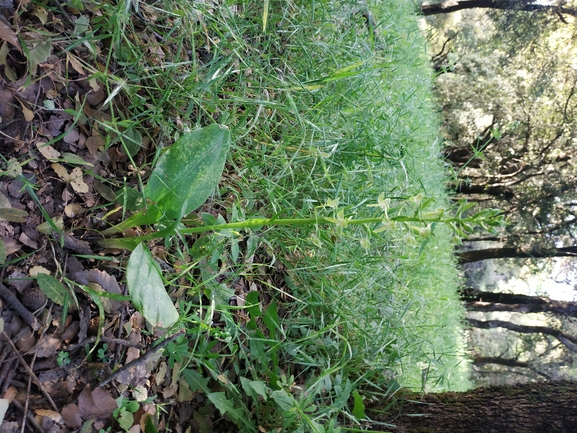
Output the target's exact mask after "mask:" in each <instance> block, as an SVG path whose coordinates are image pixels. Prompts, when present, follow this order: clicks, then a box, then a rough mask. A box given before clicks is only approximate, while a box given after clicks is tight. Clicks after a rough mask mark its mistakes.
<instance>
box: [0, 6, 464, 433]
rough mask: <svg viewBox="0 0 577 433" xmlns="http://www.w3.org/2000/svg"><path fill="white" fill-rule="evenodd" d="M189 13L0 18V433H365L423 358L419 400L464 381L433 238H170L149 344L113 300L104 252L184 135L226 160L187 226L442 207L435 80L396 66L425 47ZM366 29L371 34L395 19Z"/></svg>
mask: <svg viewBox="0 0 577 433" xmlns="http://www.w3.org/2000/svg"><path fill="white" fill-rule="evenodd" d="M197 3H198V4H196V5H194V7H193V5H188V6H186V5H184V6H183V5H179V4H176V3H175V4H172V3H170V2H168V1H167V2H165V3H164V4H160V3H154V4H144V3H131V2H119V3H118V5H112V4H105V3H103V4H100V3H93V2H90V1H81V0H73V1H71V2H68V3H66V4H65V5H64V4H62V3H59V2H58V1H55V2H53V3H51V5H46V4H41V3H27V2H20V3H15V4H13V3H12V2H11V1H0V10H1V13H0V158H1V159H2V161H1V162H0V167H1V169H2V172H1V173H0V174H1V175H2V177H1V179H0V237H1V242H0V263H2V275H1V281H2V283H3V284H2V285H0V296H1V297H2V307H3V309H2V317H1V320H2V334H1V338H0V347H1V349H0V350H1V351H0V366H1V367H0V396H2V398H1V399H0V414H2V413H4V415H3V417H4V422H3V424H2V429H1V431H2V432H16V431H36V432H42V431H44V432H57V431H58V432H60V431H61V432H71V431H83V432H88V431H129V430H130V431H131V432H137V431H146V432H154V431H169V430H171V431H183V432H184V431H187V432H188V431H193V432H211V431H234V430H235V429H237V427H231V425H232V424H231V423H234V424H236V425H237V426H239V427H238V431H319V432H320V431H338V427H336V424H335V421H336V420H337V419H338V420H339V422H341V423H344V424H351V425H356V426H357V427H356V428H363V426H365V424H363V421H362V420H363V416H364V412H363V407H364V405H363V399H371V398H376V397H375V396H377V395H378V396H381V397H383V398H385V397H388V396H390V395H392V394H394V392H395V390H396V389H398V386H399V385H398V383H397V381H396V378H398V377H400V376H402V377H403V379H404V380H405V382H404V384H409V385H411V386H415V385H416V384H418V383H419V381H420V380H421V377H420V374H421V369H422V366H423V365H426V364H427V363H428V364H429V367H428V368H430V367H431V365H432V364H434V362H432V361H434V360H432V359H431V358H429V359H427V356H429V355H426V354H430V353H435V350H437V352H436V353H441V354H442V353H443V350H444V349H442V348H443V347H448V346H447V345H452V346H451V348H449V349H448V352H447V354H446V355H447V356H448V357H449V358H451V356H454V360H453V361H452V362H445V360H443V363H439V365H435V367H434V369H432V370H431V371H433V370H435V373H434V374H433V372H432V373H431V377H433V376H435V377H437V379H436V380H437V384H442V383H443V380H444V379H443V378H444V377H448V376H449V372H452V374H454V370H455V369H458V368H461V367H456V366H458V365H459V363H460V360H461V359H462V356H461V354H460V352H459V350H460V349H459V348H458V347H459V343H455V342H454V341H455V340H456V339H458V338H457V337H456V335H457V334H458V333H459V332H460V331H459V325H458V322H459V315H460V311H461V310H460V307H459V303H458V299H457V298H456V294H450V293H451V284H453V283H454V284H456V281H457V277H456V272H455V270H454V261H453V258H452V245H451V243H450V240H449V239H450V236H451V234H450V233H448V232H445V231H443V230H442V229H439V232H438V235H437V236H436V237H434V238H433V239H432V240H430V241H429V240H427V241H426V242H425V241H421V240H418V239H417V241H415V240H414V238H413V237H412V236H408V235H407V234H406V233H405V232H403V230H401V229H400V228H399V232H398V233H396V232H393V233H392V234H391V235H390V236H388V235H387V236H385V235H383V236H374V237H373V238H371V239H367V238H366V234H363V233H365V232H363V230H362V228H361V229H359V231H355V232H353V233H352V235H351V237H350V239H349V238H347V237H346V236H345V237H344V238H342V233H340V232H332V231H329V230H325V229H322V230H318V228H316V229H315V228H314V227H313V228H308V229H303V228H298V229H286V230H285V229H283V230H277V231H269V230H265V229H263V230H258V229H254V230H244V231H238V232H237V231H228V232H226V233H224V234H222V235H211V236H202V235H188V236H186V237H184V236H180V237H179V236H172V237H166V238H164V239H161V240H158V241H155V242H148V243H147V246H148V248H149V249H150V251H151V253H152V256H153V257H154V261H155V263H156V264H157V266H158V267H159V269H161V270H162V274H163V277H162V278H163V281H164V284H165V285H166V287H167V292H168V293H169V294H170V297H171V299H172V300H173V302H174V303H175V305H177V306H178V310H179V314H180V317H181V319H180V321H179V324H178V327H177V328H175V329H173V330H172V331H171V332H169V333H165V332H160V331H159V330H158V329H154V328H151V327H150V326H149V325H147V323H146V320H145V319H144V318H143V316H142V315H141V314H140V313H139V312H138V311H136V309H135V307H134V305H133V304H132V303H131V302H129V300H130V298H129V296H127V292H126V287H125V286H126V284H125V282H126V277H125V270H126V266H127V261H128V259H129V255H130V252H129V251H125V250H123V249H121V248H106V249H105V248H102V247H101V246H99V245H101V244H99V242H98V240H99V239H101V238H102V237H101V236H100V234H101V233H102V231H104V230H105V229H106V228H108V227H110V226H111V225H114V224H118V223H120V222H121V221H123V220H125V219H126V216H127V215H128V214H130V212H133V211H135V210H137V209H139V206H141V205H142V202H139V200H142V194H141V191H142V186H143V184H144V183H146V181H147V179H148V176H149V174H150V171H151V168H153V167H154V165H155V163H156V161H157V160H158V158H159V156H160V155H161V153H162V149H163V148H164V147H166V146H168V145H170V144H172V143H174V141H175V140H177V139H178V138H179V137H181V136H182V135H183V134H185V133H186V131H188V130H193V129H195V128H197V127H202V126H206V125H209V124H212V123H214V122H218V123H222V124H225V125H227V126H228V127H229V128H230V129H231V131H232V135H233V142H234V144H233V146H232V148H231V156H230V158H229V159H228V160H227V164H226V167H225V170H224V173H223V176H222V179H221V182H220V185H219V187H218V189H217V191H216V193H215V194H214V195H212V196H211V198H210V199H209V200H208V201H207V202H206V203H205V204H204V205H203V206H202V207H201V208H200V209H198V210H197V211H196V212H195V213H194V215H192V216H189V217H188V219H186V220H183V221H182V223H183V224H184V225H195V224H196V225H198V224H201V222H200V221H201V220H202V221H203V222H204V223H206V224H211V223H216V222H217V221H218V222H219V223H220V222H222V221H241V220H243V219H245V218H248V217H250V216H261V215H267V216H272V217H275V218H276V217H278V216H283V215H288V216H290V217H301V216H303V215H309V214H312V213H315V212H317V210H318V209H319V208H324V207H327V206H328V207H329V208H330V207H331V206H332V207H334V208H335V211H336V209H337V207H338V206H339V202H338V200H336V201H334V200H335V197H340V198H341V200H342V202H341V203H343V205H344V206H347V208H346V209H347V210H351V209H353V210H355V212H356V209H357V207H359V206H360V204H362V203H365V202H371V203H374V202H376V200H377V197H378V196H379V193H380V192H382V191H384V190H387V191H391V193H390V195H391V197H395V196H399V197H402V199H403V200H405V199H408V198H409V197H414V196H419V195H418V194H422V193H423V191H426V192H427V194H429V196H430V197H432V200H433V199H434V200H435V203H436V205H437V206H441V207H442V206H445V205H446V196H445V192H444V183H445V179H444V174H443V172H442V168H441V166H440V163H439V162H438V154H439V151H438V144H437V143H435V138H434V137H435V135H436V127H437V123H436V120H434V119H433V120H431V121H430V122H429V121H426V120H423V119H426V118H427V117H425V116H423V113H429V114H430V111H427V110H431V108H430V104H429V102H428V95H427V91H428V87H427V86H428V85H429V83H428V81H427V80H428V79H429V78H428V75H427V73H424V74H423V73H422V72H421V70H420V68H421V67H422V66H423V64H424V61H423V58H422V57H421V56H411V55H410V53H411V52H412V51H414V50H416V49H418V47H419V45H418V44H420V43H422V42H418V41H417V42H415V41H414V39H413V38H412V36H411V38H407V37H406V35H405V33H404V32H405V29H404V28H400V29H398V30H391V29H389V30H388V32H389V33H387V34H386V35H385V34H384V33H383V36H379V37H378V38H377V37H375V34H376V33H374V29H372V26H373V21H371V20H369V18H368V17H371V19H373V18H372V15H368V12H367V13H365V12H364V11H361V12H362V13H359V12H358V11H357V9H355V8H352V9H351V8H350V7H348V8H347V9H346V10H345V11H344V12H343V11H342V10H338V11H337V12H335V10H331V9H330V8H327V9H326V10H321V9H322V8H319V9H318V10H315V11H313V12H310V11H309V10H308V9H307V7H306V6H304V7H303V8H302V10H296V9H294V8H296V7H297V6H294V5H293V6H291V5H287V6H285V7H282V8H279V10H273V9H272V6H271V8H270V10H268V8H269V2H264V3H265V4H266V6H265V9H263V6H262V5H260V6H254V5H253V6H250V5H244V6H238V7H236V6H235V7H228V6H225V5H222V7H221V6H217V5H216V4H215V5H212V4H209V2H197ZM291 8H293V9H291ZM380 12H381V17H382V21H379V22H380V23H381V25H383V27H385V26H384V23H385V22H390V23H396V22H403V21H404V20H405V19H406V17H408V16H410V14H412V12H411V10H410V8H407V7H405V8H404V9H402V10H401V8H398V9H396V8H392V7H391V11H388V10H383V11H380ZM307 14H308V15H307ZM395 14H397V15H395ZM297 16H298V17H299V20H301V21H297V20H296V18H295V17H297ZM307 19H308V20H309V21H306V20H307ZM319 20H321V21H320V22H321V23H324V24H323V25H325V24H326V33H327V34H328V35H330V36H322V35H321V36H319V33H318V26H319ZM411 22H412V21H411ZM367 24H369V26H368V27H367ZM411 25H412V26H413V27H414V29H416V24H414V22H412V24H411ZM275 28H278V29H283V30H282V31H280V30H279V31H277V32H271V31H270V29H275ZM387 28H388V27H387ZM267 29H268V31H267ZM295 34H297V35H298V38H296V37H294V35H295ZM323 38H326V39H325V40H323ZM331 38H332V39H331ZM339 38H340V39H339ZM381 38H382V39H381ZM405 39H406V40H409V39H410V41H411V42H404V40H405ZM415 43H417V45H416V46H415V45H412V44H415ZM379 44H381V45H379ZM327 47H328V49H327ZM351 47H356V48H355V49H351ZM391 47H392V48H391ZM378 50H380V51H379V52H382V53H383V54H382V56H383V57H379V56H380V55H381V54H375V53H376V52H377V51H378ZM395 50H398V52H397V51H395ZM365 51H366V53H368V54H366V55H365V54H362V53H364V52H365ZM363 55H364V56H365V57H363ZM355 56H358V57H355ZM321 58H322V60H319V59H321ZM399 59H406V60H402V61H403V62H404V61H407V62H408V63H402V61H401V60H399ZM409 59H411V60H409ZM335 62H336V63H335ZM411 62H414V64H411ZM311 64H312V65H315V67H314V68H313V67H312V66H311ZM387 68H388V69H387ZM394 68H397V69H398V71H396V72H395V75H394V77H393V78H391V77H387V78H386V80H388V81H387V83H388V84H387V85H386V86H385V85H384V84H383V81H382V80H384V79H385V78H384V77H385V75H386V74H384V73H381V72H380V71H385V70H387V71H388V70H391V69H394ZM387 73H388V72H387ZM411 74H413V75H411ZM419 80H422V81H421V82H419ZM391 83H393V84H394V85H391ZM376 89H378V90H376ZM389 89H393V90H389ZM422 89H425V90H422ZM419 92H424V93H423V94H421V93H419ZM379 98H380V99H379ZM376 103H378V104H377V105H378V107H380V108H375V107H376V106H377V105H375V104H376ZM347 104H348V105H347ZM362 104H364V105H362ZM367 110H370V111H371V116H367ZM343 113H346V116H344V115H342V114H343ZM427 115H428V114H426V116H427ZM363 122H365V123H366V124H365V123H363ZM371 122H373V123H371ZM379 134H381V135H379ZM383 134H384V135H383ZM359 136H362V137H361V138H362V139H359ZM407 167H408V168H407ZM383 173H386V175H384V174H383ZM331 200H333V201H331ZM393 200H395V198H393ZM399 200H400V199H399ZM413 202H414V203H417V204H416V205H417V206H418V205H419V203H418V202H417V201H413ZM139 203H140V204H139ZM325 203H327V204H326V205H325ZM427 203H428V202H427ZM431 203H432V202H431ZM359 212H360V211H359ZM152 231H154V229H153V228H140V229H134V228H131V229H130V230H129V231H126V232H125V233H124V235H125V236H128V237H129V236H136V235H142V234H146V233H150V232H152ZM399 238H402V239H403V240H404V242H401V245H400V246H399V242H398V239H399ZM343 239H344V240H343ZM369 241H370V242H369ZM371 242H372V244H370V243H371ZM371 245H372V246H371ZM431 251H433V253H431ZM430 254H434V258H432V257H433V256H431V255H430ZM361 257H362V259H361ZM433 275H434V276H435V277H434V278H433V277H432V276H433ZM436 280H438V281H436ZM425 282H426V283H425ZM425 286H426V287H425ZM447 286H448V287H447ZM415 287H419V290H421V289H422V291H421V292H419V293H417V291H416V290H414V288H415ZM367 288H369V289H370V290H367ZM373 289H374V290H373ZM427 291H428V292H427ZM442 293H444V294H442ZM440 294H441V295H440ZM425 299H427V301H426V302H425ZM255 305H256V306H257V307H256V308H255ZM417 305H418V306H417ZM415 306H416V307H415ZM447 306H451V308H447ZM444 310H447V311H448V310H452V312H451V313H450V314H449V313H446V315H444V316H443V317H440V316H439V314H438V312H439V311H444ZM401 323H403V325H402V326H401V325H399V324H401ZM435 326H438V327H439V328H442V329H444V331H443V332H437V331H435V330H434V328H435ZM449 341H453V342H452V343H448V342H449ZM353 347H354V349H353ZM455 347H457V349H455ZM434 348H436V349H434ZM160 349H163V352H161V350H160ZM439 350H440V351H439ZM449 352H450V353H449ZM422 362H424V364H419V363H422ZM441 364H443V365H441ZM455 375H456V376H458V374H455ZM424 383H425V382H424V381H423V387H424ZM361 386H365V387H373V391H370V392H369V391H367V392H366V393H365V394H363V395H362V396H361V394H360V393H359V392H358V391H357V390H356V389H357V388H358V389H359V390H360V389H361ZM305 390H306V391H305ZM331 429H333V430H331Z"/></svg>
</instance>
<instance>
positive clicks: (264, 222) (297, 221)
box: [96, 215, 471, 249]
mask: <svg viewBox="0 0 577 433" xmlns="http://www.w3.org/2000/svg"><path fill="white" fill-rule="evenodd" d="M386 220H387V219H386V218H385V219H383V218H382V217H373V218H358V219H352V218H348V219H347V218H345V219H342V220H338V219H334V218H326V217H319V216H315V217H310V218H251V219H248V220H245V221H237V222H233V223H226V224H216V225H210V226H203V227H189V228H185V229H180V230H176V231H178V233H180V234H183V235H190V234H195V233H207V232H220V231H223V230H234V229H237V230H240V229H250V228H261V227H264V226H269V227H275V226H278V227H280V226H309V225H314V224H330V225H339V224H340V225H342V226H343V227H346V226H359V225H370V224H381V223H383V222H384V221H386ZM388 220H389V221H394V222H416V223H421V224H429V223H443V224H451V223H463V222H471V221H469V218H463V219H460V218H456V217H452V218H439V217H431V218H425V217H419V216H414V217H409V216H403V215H399V216H394V217H390V218H388ZM174 232H175V229H174V227H173V226H172V225H171V226H169V227H168V228H167V229H164V230H160V231H158V232H154V233H149V234H147V235H143V236H134V237H130V238H114V239H100V240H97V241H96V244H98V245H100V246H102V247H105V248H123V249H134V248H135V247H136V246H137V245H138V244H140V243H141V242H146V241H149V240H152V239H158V238H163V237H165V236H167V235H171V234H174Z"/></svg>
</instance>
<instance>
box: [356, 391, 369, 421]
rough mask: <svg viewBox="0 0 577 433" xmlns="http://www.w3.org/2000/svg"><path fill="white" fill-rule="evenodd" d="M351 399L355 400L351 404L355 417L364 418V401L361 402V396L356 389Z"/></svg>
mask: <svg viewBox="0 0 577 433" xmlns="http://www.w3.org/2000/svg"><path fill="white" fill-rule="evenodd" d="M353 399H354V401H355V403H354V406H353V415H354V416H355V418H356V419H365V418H366V417H367V415H365V403H363V398H362V397H361V395H360V394H359V392H358V391H357V390H354V391H353Z"/></svg>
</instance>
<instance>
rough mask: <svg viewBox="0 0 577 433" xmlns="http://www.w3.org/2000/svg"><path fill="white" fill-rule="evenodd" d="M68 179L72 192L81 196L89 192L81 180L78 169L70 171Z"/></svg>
mask: <svg viewBox="0 0 577 433" xmlns="http://www.w3.org/2000/svg"><path fill="white" fill-rule="evenodd" d="M70 177H71V178H72V180H71V181H70V186H72V189H73V190H74V191H76V192H79V193H81V194H85V193H87V192H88V191H89V188H88V185H87V184H86V183H85V182H84V180H83V179H82V169H81V168H80V167H76V168H75V169H74V170H72V173H70Z"/></svg>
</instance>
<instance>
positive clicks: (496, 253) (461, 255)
mask: <svg viewBox="0 0 577 433" xmlns="http://www.w3.org/2000/svg"><path fill="white" fill-rule="evenodd" d="M570 256H577V247H560V248H544V249H540V248H533V249H530V250H523V249H521V248H516V247H503V248H486V249H483V250H471V251H459V252H457V257H458V259H459V263H460V264H464V263H471V262H478V261H481V260H488V259H505V258H517V259H525V258H528V259H532V258H536V259H540V258H545V257H570Z"/></svg>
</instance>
